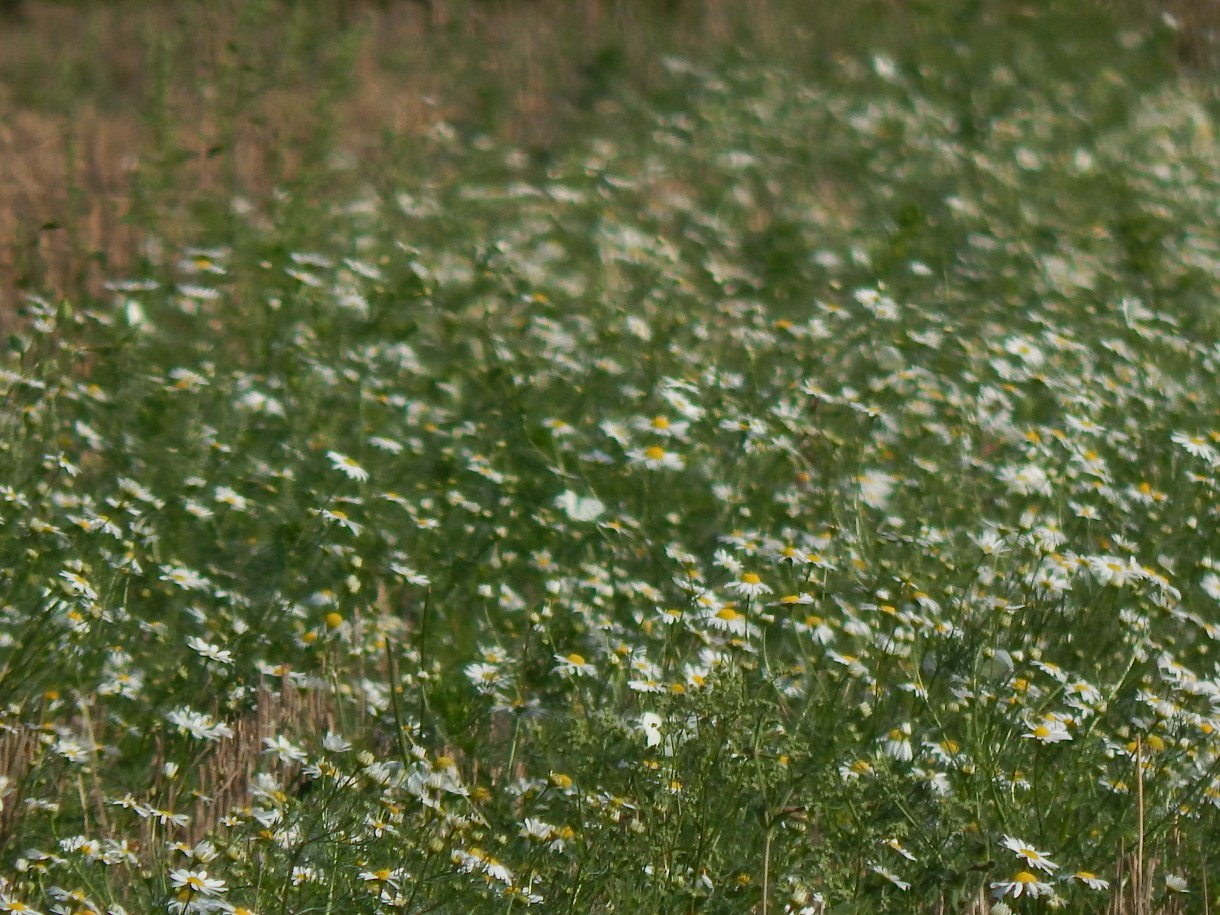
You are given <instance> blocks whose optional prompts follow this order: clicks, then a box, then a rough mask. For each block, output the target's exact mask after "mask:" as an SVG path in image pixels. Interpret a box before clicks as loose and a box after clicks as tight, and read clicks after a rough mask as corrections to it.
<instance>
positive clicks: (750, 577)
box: [741, 572, 762, 585]
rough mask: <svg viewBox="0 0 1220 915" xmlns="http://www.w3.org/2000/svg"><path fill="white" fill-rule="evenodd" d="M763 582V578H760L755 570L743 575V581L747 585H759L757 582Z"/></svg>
mask: <svg viewBox="0 0 1220 915" xmlns="http://www.w3.org/2000/svg"><path fill="white" fill-rule="evenodd" d="M761 582H762V579H761V578H759V577H758V576H757V575H755V574H754V573H753V572H746V574H745V575H742V576H741V583H742V584H745V585H757V584H760V583H761Z"/></svg>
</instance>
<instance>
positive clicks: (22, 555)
mask: <svg viewBox="0 0 1220 915" xmlns="http://www.w3.org/2000/svg"><path fill="white" fill-rule="evenodd" d="M1021 22H1025V20H1024V19H1018V20H1017V21H1016V25H1019V24H1020V23H1021ZM1139 22H1140V23H1142V25H1141V26H1140V28H1136V27H1135V26H1134V25H1132V24H1131V23H1125V24H1116V23H1113V22H1110V20H1108V19H1105V18H1104V17H1103V18H1100V19H1099V20H1098V23H1099V24H1098V25H1097V28H1096V29H1095V30H1094V31H1093V32H1091V33H1089V34H1088V35H1082V36H1078V43H1077V45H1076V47H1077V49H1078V50H1080V51H1081V53H1083V52H1084V51H1088V52H1089V54H1090V56H1088V57H1081V58H1079V59H1076V60H1074V64H1075V66H1074V67H1067V66H1066V63H1067V62H1068V61H1070V60H1071V55H1070V52H1069V51H1065V50H1063V49H1062V48H1059V49H1055V48H1047V47H1044V46H1043V45H1042V44H1041V39H1042V34H1041V32H1040V31H1039V29H1040V28H1043V27H1044V25H1036V24H1031V23H1028V22H1026V25H1025V26H1024V27H1023V28H1026V29H1028V31H1021V30H1020V29H1018V28H1016V25H1014V24H1013V23H1006V27H1008V26H1012V27H1013V29H1014V30H1013V31H1010V32H1008V33H1007V35H1006V40H1007V42H1008V44H1007V45H1006V46H1007V47H1008V48H1009V54H1008V56H1006V57H1003V58H999V59H993V58H990V57H987V56H986V54H984V50H985V48H986V47H987V45H986V43H985V42H984V41H982V38H985V37H987V35H988V34H989V33H987V32H986V30H985V29H983V28H982V27H981V26H980V27H979V28H980V29H981V31H980V32H979V33H978V35H979V36H982V37H980V42H981V43H980V44H979V45H977V46H965V45H963V46H962V47H961V48H959V49H957V50H954V51H952V52H951V53H949V54H948V56H945V57H935V58H933V57H923V56H920V55H918V54H912V55H911V56H907V57H904V56H903V54H902V53H899V51H898V50H895V49H889V50H878V51H877V52H876V53H853V54H843V55H841V56H840V57H838V58H837V59H836V60H835V61H833V63H832V64H831V65H827V66H825V67H820V68H812V69H802V68H799V67H796V66H794V65H792V64H790V63H786V62H782V61H776V60H762V59H757V58H755V57H751V56H749V55H744V56H743V55H738V56H737V57H736V58H735V59H726V58H724V57H718V56H714V55H710V54H709V55H707V56H703V57H700V56H697V55H687V56H672V55H671V56H666V57H664V58H663V59H660V58H659V59H658V61H657V64H656V65H657V67H658V69H659V71H660V72H661V74H662V75H660V76H658V77H657V79H658V83H657V90H656V91H655V92H652V93H638V92H631V91H625V90H623V91H619V93H618V94H616V95H614V97H613V98H614V106H612V107H613V114H614V116H613V117H610V118H609V119H608V120H606V121H604V122H601V123H600V127H601V128H603V129H600V130H598V129H594V125H595V123H596V122H594V121H590V122H585V123H586V124H587V125H588V129H587V131H586V132H584V133H582V134H580V135H577V136H570V137H567V138H566V139H565V140H564V142H563V143H556V144H555V146H554V147H553V148H552V149H551V150H550V151H549V152H548V154H547V156H546V157H545V161H542V160H540V158H539V156H538V155H537V154H536V151H531V150H530V149H528V148H526V147H525V146H524V145H522V144H517V143H514V142H512V141H511V139H510V138H508V137H506V136H503V135H498V134H495V133H494V132H484V131H474V130H463V129H461V128H460V126H458V125H454V124H453V123H450V122H449V121H446V120H445V119H444V118H438V119H437V120H436V122H435V123H433V124H431V125H430V127H429V128H428V130H426V131H424V132H422V133H421V134H420V135H419V136H417V137H415V138H414V139H412V142H413V143H415V144H417V148H415V149H413V150H412V152H411V156H412V157H413V158H412V161H420V162H435V163H437V168H436V171H435V172H429V171H420V172H419V173H418V174H403V173H395V174H394V175H393V176H392V180H391V179H390V178H387V177H386V176H384V175H381V176H378V175H372V176H369V177H368V178H367V180H362V179H361V177H360V175H359V174H352V173H351V172H350V171H349V172H348V173H347V178H345V179H344V181H343V182H340V183H337V184H336V185H334V186H328V185H327V184H326V183H325V182H324V181H321V180H317V181H316V183H308V184H302V185H293V184H291V183H286V184H285V185H284V186H282V187H280V188H279V189H278V191H277V192H276V193H268V194H266V195H265V196H259V195H256V194H237V195H234V197H233V198H232V199H231V200H228V201H227V203H228V206H227V208H226V209H225V210H224V211H223V212H221V211H218V210H214V209H209V208H208V207H206V206H201V207H200V208H199V210H198V212H195V213H194V214H193V215H192V216H191V218H190V219H188V220H186V221H184V222H181V223H178V226H179V229H180V230H181V229H182V227H187V226H189V227H193V228H192V231H193V232H194V233H195V236H196V237H192V238H191V239H190V240H189V242H184V243H182V244H176V243H174V244H170V243H167V242H165V241H162V242H161V243H160V244H159V245H149V246H147V247H146V256H145V257H144V259H143V261H142V263H141V264H140V265H139V269H132V270H130V271H128V272H124V273H112V274H110V275H107V276H106V277H105V278H104V281H103V280H99V283H101V282H104V287H103V286H100V285H99V289H98V294H97V295H89V294H87V291H86V290H82V291H80V292H79V293H78V294H77V295H74V296H61V295H56V294H55V293H54V291H53V290H52V289H50V288H29V289H26V290H25V291H24V292H23V293H22V296H21V309H22V314H21V315H20V320H19V321H14V326H15V330H16V332H15V333H14V334H13V336H12V339H11V340H10V341H9V345H8V350H7V352H6V355H5V361H4V366H3V373H2V375H0V384H2V385H3V389H4V395H5V401H4V403H5V408H4V410H3V411H0V422H2V423H3V433H4V434H3V436H2V437H0V448H3V456H4V468H5V469H4V473H3V475H0V558H2V559H3V564H2V565H0V575H2V576H3V582H4V588H3V591H2V592H0V593H2V595H3V596H2V597H0V708H2V709H3V713H2V717H0V799H2V801H3V806H2V807H0V847H2V848H4V849H5V852H4V854H3V857H0V879H2V880H3V884H2V885H0V894H2V895H0V900H3V902H2V903H0V910H7V911H31V910H32V911H37V912H64V913H85V912H97V913H102V912H115V913H117V912H133V913H134V912H154V911H171V912H218V911H224V912H235V913H236V912H257V913H262V915H268V913H302V912H340V911H343V912H348V911H351V912H368V913H374V912H388V911H403V912H453V913H459V912H460V913H465V912H485V911H486V912H503V911H509V910H512V909H513V908H514V907H517V906H521V907H530V906H533V907H536V908H537V909H538V910H540V911H555V912H568V911H576V912H608V911H618V912H687V911H699V912H725V913H735V912H748V911H757V912H764V913H772V912H774V913H779V912H793V913H798V912H799V913H822V912H827V913H829V912H847V911H859V912H865V911H892V912H909V911H927V912H950V911H952V912H958V911H969V912H986V911H988V910H990V911H993V912H997V913H1002V912H1005V911H1038V910H1040V909H1043V908H1048V907H1050V906H1052V905H1061V906H1065V907H1067V908H1068V909H1069V910H1070V911H1111V910H1117V911H1168V912H1173V911H1187V910H1193V907H1199V908H1200V909H1201V908H1202V900H1203V899H1205V898H1207V899H1209V902H1210V896H1211V895H1212V893H1213V890H1212V889H1211V887H1212V885H1214V884H1215V882H1216V879H1217V876H1220V875H1218V874H1217V872H1216V865H1215V861H1214V855H1211V853H1210V849H1211V847H1212V845H1211V843H1212V842H1213V841H1216V840H1217V820H1216V808H1217V806H1218V805H1220V746H1218V745H1217V740H1220V737H1218V736H1217V728H1220V715H1218V713H1217V711H1216V709H1217V706H1218V705H1220V677H1218V669H1217V660H1216V659H1217V649H1216V647H1215V640H1216V638H1217V637H1218V633H1220V613H1218V611H1217V602H1218V601H1220V569H1218V568H1217V566H1218V565H1220V557H1218V556H1217V555H1216V554H1217V552H1218V547H1217V543H1220V539H1213V538H1216V537H1217V522H1218V519H1220V511H1218V509H1217V504H1218V503H1217V492H1216V471H1217V467H1218V466H1220V426H1218V425H1217V421H1216V417H1217V415H1220V414H1218V410H1217V407H1218V403H1217V401H1218V399H1220V395H1218V394H1217V391H1216V389H1215V383H1214V379H1215V376H1216V372H1217V366H1218V363H1220V321H1218V319H1217V314H1216V312H1215V307H1216V304H1215V303H1216V301H1217V291H1218V289H1217V286H1218V283H1217V277H1218V276H1220V270H1218V267H1220V245H1218V244H1217V243H1216V240H1215V232H1214V222H1215V198H1216V194H1215V191H1216V187H1217V163H1220V155H1218V152H1220V150H1218V149H1217V146H1218V143H1217V137H1216V133H1215V109H1214V100H1212V99H1210V98H1209V97H1208V96H1207V94H1206V92H1205V91H1204V90H1201V89H1199V88H1198V87H1196V86H1195V85H1194V84H1193V83H1192V81H1191V80H1190V79H1189V78H1186V77H1183V76H1181V75H1180V74H1177V73H1175V72H1174V71H1173V70H1171V69H1169V68H1167V67H1165V66H1164V61H1165V56H1164V55H1165V48H1166V47H1167V45H1168V44H1169V43H1171V42H1172V39H1173V34H1174V33H1173V31H1172V29H1171V27H1170V25H1166V24H1164V23H1159V22H1152V21H1143V20H1140V21H1139ZM1103 25H1105V26H1106V27H1107V28H1109V29H1110V30H1109V31H1106V30H1105V29H1103V28H1102V26H1103ZM927 28H928V29H929V30H932V29H934V28H949V26H947V25H945V24H944V23H931V24H929V25H928V26H927ZM1141 28H1142V30H1141ZM972 34H974V33H972ZM991 37H994V36H991ZM971 47H973V48H974V50H971ZM967 77H968V78H969V80H970V86H969V91H966V90H964V89H963V83H962V81H963V79H965V78H967ZM386 142H387V148H388V145H390V144H392V142H394V140H393V138H387V139H386ZM387 155H388V153H387ZM319 174H321V173H319ZM209 199H211V200H212V203H214V202H215V199H214V198H209ZM155 213H156V210H155V208H150V209H149V211H148V213H147V214H146V215H147V216H149V217H153V216H155ZM143 228H144V230H145V231H147V232H148V234H149V236H150V237H156V231H155V230H156V223H155V222H153V223H150V224H148V225H147V226H145V227H143ZM49 285H53V284H49Z"/></svg>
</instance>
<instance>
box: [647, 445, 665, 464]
mask: <svg viewBox="0 0 1220 915" xmlns="http://www.w3.org/2000/svg"><path fill="white" fill-rule="evenodd" d="M644 456H645V457H646V458H648V460H650V461H659V460H661V459H663V458H664V457H665V449H664V448H662V447H661V446H660V445H650V446H649V447H648V448H647V449H645V451H644Z"/></svg>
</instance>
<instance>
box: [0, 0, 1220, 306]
mask: <svg viewBox="0 0 1220 915" xmlns="http://www.w3.org/2000/svg"><path fill="white" fill-rule="evenodd" d="M1166 24H1168V25H1169V27H1168V28H1166V27H1165V25H1166ZM1115 29H1118V30H1120V32H1121V30H1122V29H1129V30H1131V32H1132V33H1133V34H1141V33H1147V32H1148V31H1150V30H1152V31H1156V32H1157V33H1158V34H1163V35H1164V36H1166V37H1165V39H1164V41H1163V48H1162V53H1161V54H1160V56H1159V58H1157V59H1158V60H1159V64H1158V65H1157V68H1156V69H1154V70H1152V71H1150V72H1148V73H1147V74H1142V75H1141V78H1143V79H1146V80H1149V81H1155V80H1158V79H1163V78H1170V77H1172V78H1181V77H1183V76H1185V77H1186V78H1189V79H1197V80H1199V81H1200V82H1201V83H1204V84H1210V85H1212V86H1213V87H1214V84H1215V78H1216V76H1217V73H1220V67H1218V66H1217V61H1218V54H1217V47H1218V46H1220V41H1218V39H1217V36H1218V34H1220V0H1159V2H1154V0H1108V2H1103V0H1063V2H1044V3H1028V2H1027V3H1022V2H1012V0H859V2H856V3H852V4H842V3H819V2H815V0H701V2H696V0H219V2H167V0H109V2H102V0H93V2H90V0H75V2H72V0H61V2H46V0H0V321H2V320H7V319H8V317H10V316H11V314H12V310H13V308H14V304H15V302H16V300H17V298H18V293H19V291H20V290H22V289H27V288H38V289H43V290H49V291H51V292H52V293H54V294H60V295H81V294H90V293H97V292H98V291H99V289H100V283H101V282H102V280H103V279H104V278H106V277H113V276H115V275H126V274H130V273H131V272H132V271H135V270H137V269H138V268H139V265H140V263H141V261H142V260H144V259H147V258H149V257H155V247H156V245H157V244H161V245H174V244H175V243H177V242H179V241H181V240H182V239H185V238H193V239H199V238H203V237H209V236H219V237H216V241H217V242H218V243H220V242H224V241H225V238H224V237H223V235H224V232H225V229H224V226H225V222H226V213H229V212H230V211H231V208H232V206H233V204H234V201H235V200H239V201H258V200H262V199H267V198H268V197H269V196H270V195H273V194H276V193H281V194H287V195H291V196H293V197H294V198H297V199H308V200H311V201H313V202H315V203H317V204H318V205H321V204H323V203H324V202H325V201H326V200H333V201H340V200H349V201H350V200H351V199H353V197H354V196H355V195H357V194H368V193H370V192H372V193H377V192H378V191H379V190H388V189H390V188H393V187H396V186H399V185H400V184H401V179H403V178H404V177H405V176H413V177H416V178H418V176H420V175H421V174H426V175H429V176H435V177H436V178H437V179H438V180H439V179H440V178H442V177H443V175H444V173H445V170H446V167H447V166H446V162H445V161H443V159H438V158H437V156H436V155H435V153H432V154H429V155H426V156H425V155H424V154H423V153H422V152H421V150H422V148H423V145H422V144H420V143H419V142H418V138H419V137H421V136H423V135H424V134H426V133H427V132H428V131H434V130H437V129H443V130H447V131H454V132H455V133H456V135H457V136H458V137H459V138H460V139H461V140H463V141H465V142H473V143H489V142H495V143H504V144H509V145H512V146H515V147H518V148H520V149H522V150H523V151H525V152H526V153H528V155H529V156H530V157H531V160H532V161H534V162H535V163H536V164H537V166H538V167H539V168H545V166H546V163H547V161H548V159H549V158H550V157H551V156H552V155H553V154H554V152H555V151H556V150H557V149H558V148H560V147H562V145H563V144H564V143H565V138H567V137H578V136H581V135H582V134H584V133H585V129H586V128H589V127H593V126H594V125H596V128H597V129H598V130H600V131H605V130H607V129H613V130H614V131H616V135H617V136H624V137H629V136H630V131H631V130H632V129H635V128H633V126H632V121H631V117H630V112H631V107H632V106H631V101H632V99H646V100H648V101H649V102H650V103H655V102H657V101H661V102H662V103H663V102H664V95H665V93H666V92H667V91H668V90H667V81H666V79H665V75H664V74H665V69H664V67H663V66H662V61H663V59H664V58H665V57H666V56H667V55H680V56H685V57H692V58H697V59H700V60H702V61H705V62H706V61H712V62H714V61H715V60H716V59H723V60H728V59H740V58H743V57H745V58H755V59H763V60H770V61H776V62H779V63H782V64H784V65H785V66H788V67H791V68H793V72H794V73H799V74H802V75H812V76H816V77H818V78H823V79H833V78H834V75H835V72H836V70H837V69H839V68H841V67H842V66H843V65H844V62H845V61H847V60H851V59H853V58H858V57H861V56H865V57H867V56H871V55H873V54H876V53H885V54H887V55H890V56H892V57H893V58H894V59H896V60H898V61H899V62H900V63H903V64H911V65H914V69H915V71H916V72H921V69H920V68H921V64H922V63H924V62H929V63H935V62H936V60H937V58H943V57H945V56H950V57H953V58H955V61H954V67H953V68H952V69H953V71H954V72H955V73H957V74H958V77H957V79H956V81H955V83H954V84H946V85H944V86H942V87H940V88H941V89H942V90H943V91H944V92H947V93H949V94H950V95H956V103H957V105H958V107H959V109H960V110H961V111H962V113H963V114H964V118H963V123H964V124H965V125H966V129H975V130H985V129H986V123H985V122H986V114H987V113H986V112H985V111H976V110H975V109H976V108H977V105H975V104H974V102H973V100H972V96H971V80H970V73H971V72H981V71H984V70H986V69H988V68H991V67H994V66H995V65H997V62H998V61H1011V60H1013V59H1016V58H1017V57H1020V56H1021V55H1022V54H1024V59H1025V60H1026V61H1027V62H1028V63H1029V65H1030V66H1035V67H1040V68H1047V67H1049V68H1057V69H1058V70H1059V71H1061V72H1062V78H1064V79H1079V78H1084V77H1083V75H1082V74H1085V73H1091V72H1095V71H1096V70H1097V68H1099V67H1104V65H1105V57H1106V54H1107V52H1106V45H1105V44H1104V43H1098V44H1097V45H1095V46H1093V45H1091V44H1090V42H1091V40H1092V39H1093V36H1097V35H1103V34H1104V35H1109V36H1112V35H1113V34H1114V32H1115ZM1014 55H1015V56H1016V57H1014ZM926 69H927V71H928V72H931V71H932V70H934V69H942V68H935V67H928V68H926ZM1125 75H1126V76H1128V77H1130V76H1131V74H1125ZM1214 97H1215V95H1214V92H1213V98H1214ZM608 122H614V123H608ZM639 129H644V128H643V127H640V128H639ZM428 148H429V149H433V148H434V147H428Z"/></svg>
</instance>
